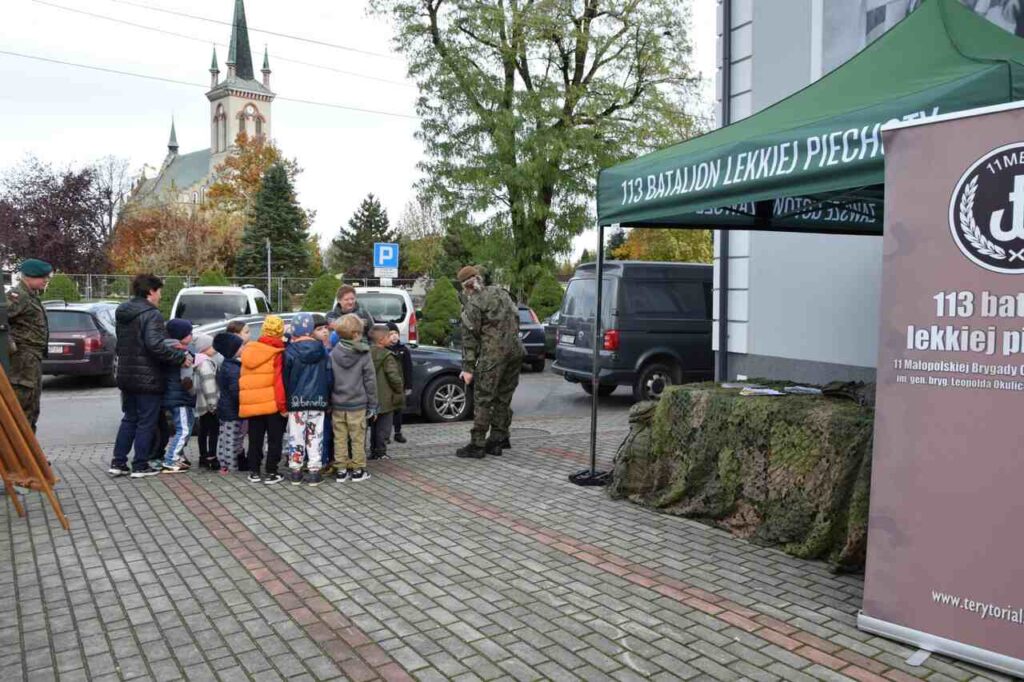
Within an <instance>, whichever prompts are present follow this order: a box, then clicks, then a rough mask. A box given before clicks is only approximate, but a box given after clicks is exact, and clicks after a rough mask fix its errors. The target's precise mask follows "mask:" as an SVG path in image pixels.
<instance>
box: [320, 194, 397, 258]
mask: <svg viewBox="0 0 1024 682" xmlns="http://www.w3.org/2000/svg"><path fill="white" fill-rule="evenodd" d="M394 241H396V238H395V234H394V232H393V231H392V230H391V224H390V223H389V221H388V213H387V211H385V210H384V207H383V206H382V205H381V203H380V199H378V198H377V197H375V196H374V195H373V194H372V193H371V194H367V195H366V198H365V199H363V201H362V203H361V204H359V208H358V209H357V210H356V212H355V213H354V214H353V215H352V218H350V219H349V221H348V227H342V228H341V229H340V230H339V231H338V236H337V237H335V238H334V239H333V240H332V241H331V246H330V248H328V250H327V268H328V270H330V271H331V272H333V273H336V274H338V273H341V274H346V275H349V276H350V277H370V276H372V275H373V245H374V244H375V243H377V242H394Z"/></svg>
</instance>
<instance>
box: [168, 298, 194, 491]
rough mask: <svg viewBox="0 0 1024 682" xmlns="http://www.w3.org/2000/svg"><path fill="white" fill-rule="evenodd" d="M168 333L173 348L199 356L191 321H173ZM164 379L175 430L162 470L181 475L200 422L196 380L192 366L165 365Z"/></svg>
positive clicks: (169, 323) (169, 342)
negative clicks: (192, 346) (194, 348)
mask: <svg viewBox="0 0 1024 682" xmlns="http://www.w3.org/2000/svg"><path fill="white" fill-rule="evenodd" d="M167 336H169V337H170V338H169V339H167V340H166V341H165V343H167V344H168V345H169V346H172V347H173V348H177V349H180V350H184V351H185V352H186V353H187V354H188V355H189V357H191V358H195V355H193V353H192V352H191V351H190V350H189V348H188V346H189V344H190V343H192V323H191V322H189V321H188V320H182V319H179V318H174V319H173V320H169V321H168V322H167ZM164 382H165V384H164V397H163V404H162V407H163V409H164V410H166V411H167V412H168V413H169V414H170V416H171V422H172V424H173V426H174V433H173V435H172V436H171V438H170V442H168V443H167V451H166V452H165V453H164V463H163V467H162V472H163V473H165V474H178V473H182V472H185V471H188V469H189V465H188V461H187V460H186V459H185V447H186V446H187V445H188V438H189V436H190V435H192V426H193V425H194V424H195V421H196V394H195V386H194V384H193V379H192V366H191V365H190V366H188V367H164Z"/></svg>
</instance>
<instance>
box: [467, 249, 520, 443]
mask: <svg viewBox="0 0 1024 682" xmlns="http://www.w3.org/2000/svg"><path fill="white" fill-rule="evenodd" d="M458 280H459V282H460V283H461V284H462V289H463V291H464V292H465V294H466V297H465V304H464V305H463V307H462V370H463V371H462V374H461V376H462V380H463V381H464V382H466V385H467V386H468V385H470V384H472V385H473V389H474V398H473V399H474V408H473V409H474V412H473V430H472V431H471V432H470V436H471V439H472V440H471V441H470V444H469V445H467V446H465V447H462V448H459V449H458V451H456V453H455V454H456V455H457V456H458V457H469V458H473V459H479V458H481V457H483V456H484V455H487V454H490V455H500V454H501V450H502V448H507V447H509V441H508V428H509V425H510V424H511V423H512V408H511V407H510V404H511V402H512V394H514V393H515V391H516V386H518V385H519V370H520V369H521V368H522V365H523V356H524V355H525V351H524V350H523V343H522V341H521V340H520V339H519V311H518V309H517V308H516V304H515V303H513V302H512V298H511V297H510V296H509V295H508V293H507V292H506V291H505V290H504V289H501V288H500V287H496V286H484V283H483V278H482V277H481V275H480V272H479V270H477V268H474V267H473V266H470V265H467V266H466V267H464V268H462V269H461V270H459V274H458ZM488 430H490V435H489V436H488Z"/></svg>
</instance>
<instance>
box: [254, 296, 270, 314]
mask: <svg viewBox="0 0 1024 682" xmlns="http://www.w3.org/2000/svg"><path fill="white" fill-rule="evenodd" d="M256 312H259V313H269V312H270V304H269V303H267V299H265V298H263V297H262V296H257V297H256Z"/></svg>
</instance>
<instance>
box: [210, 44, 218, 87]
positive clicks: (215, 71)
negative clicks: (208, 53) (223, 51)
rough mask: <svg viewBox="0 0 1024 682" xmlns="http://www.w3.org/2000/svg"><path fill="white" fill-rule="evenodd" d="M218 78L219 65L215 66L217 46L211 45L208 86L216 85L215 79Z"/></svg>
mask: <svg viewBox="0 0 1024 682" xmlns="http://www.w3.org/2000/svg"><path fill="white" fill-rule="evenodd" d="M219 80H220V67H219V66H217V46H216V45H214V46H213V61H211V62H210V87H211V88H215V87H217V81H219Z"/></svg>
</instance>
